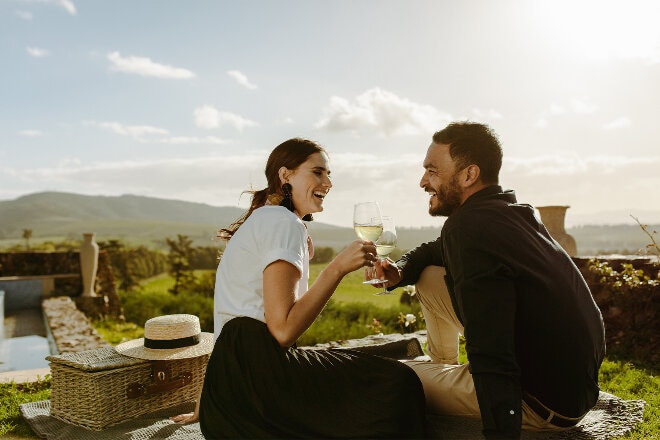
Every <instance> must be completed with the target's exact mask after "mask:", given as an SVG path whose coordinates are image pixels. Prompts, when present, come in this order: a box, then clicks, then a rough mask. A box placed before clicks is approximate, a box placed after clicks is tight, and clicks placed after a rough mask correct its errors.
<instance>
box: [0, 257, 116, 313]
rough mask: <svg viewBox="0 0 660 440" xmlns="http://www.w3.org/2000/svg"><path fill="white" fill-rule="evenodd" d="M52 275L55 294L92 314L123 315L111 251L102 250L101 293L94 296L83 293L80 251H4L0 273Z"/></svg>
mask: <svg viewBox="0 0 660 440" xmlns="http://www.w3.org/2000/svg"><path fill="white" fill-rule="evenodd" d="M48 275H51V276H53V280H54V287H53V292H52V295H53V296H68V297H71V298H72V299H73V300H74V301H75V302H76V304H77V305H78V307H79V308H80V309H81V310H82V311H83V312H85V314H86V315H87V316H88V317H90V318H100V317H103V316H110V317H113V318H115V319H122V316H123V315H122V308H121V303H120V300H119V295H118V293H117V289H116V287H115V281H114V275H113V274H112V268H111V266H110V258H109V256H108V254H107V252H105V251H100V252H99V257H98V270H97V273H96V293H97V294H98V296H97V297H92V298H83V297H81V296H80V294H81V292H82V289H83V286H82V278H81V276H80V253H79V252H74V251H72V252H36V251H35V252H0V277H19V278H22V279H26V280H27V279H29V278H30V277H39V276H48ZM62 275H65V276H62Z"/></svg>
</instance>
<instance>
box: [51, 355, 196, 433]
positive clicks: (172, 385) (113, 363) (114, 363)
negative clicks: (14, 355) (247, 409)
mask: <svg viewBox="0 0 660 440" xmlns="http://www.w3.org/2000/svg"><path fill="white" fill-rule="evenodd" d="M46 359H47V360H48V361H49V362H50V371H51V376H52V379H51V395H50V413H51V415H52V416H54V417H56V418H58V419H61V420H64V421H66V422H69V423H73V424H75V425H80V426H84V427H86V428H90V429H93V430H96V431H100V430H102V429H104V428H107V427H109V426H113V425H117V424H119V423H121V422H124V421H127V420H131V419H134V418H136V417H138V416H140V415H142V414H147V413H150V412H153V411H157V410H160V409H163V408H169V407H172V406H175V405H179V404H181V403H184V402H191V401H195V400H197V398H198V397H199V392H200V390H201V387H202V384H203V382H204V373H205V372H206V364H207V362H208V359H209V355H208V354H206V355H202V356H197V357H192V358H186V359H178V360H167V361H161V360H157V361H153V360H152V361H149V360H144V359H137V358H134V357H128V356H124V355H122V354H119V353H117V351H116V350H115V348H114V347H103V348H97V349H93V350H86V351H80V352H77V353H65V354H62V355H57V356H48V357H47V358H46Z"/></svg>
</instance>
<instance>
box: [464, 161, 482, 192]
mask: <svg viewBox="0 0 660 440" xmlns="http://www.w3.org/2000/svg"><path fill="white" fill-rule="evenodd" d="M480 175H481V169H480V168H479V165H475V164H472V165H468V166H467V167H465V169H463V171H462V172H461V178H460V179H459V184H460V185H461V186H462V187H464V188H468V187H470V186H472V185H474V184H475V183H477V182H478V181H479V176H480Z"/></svg>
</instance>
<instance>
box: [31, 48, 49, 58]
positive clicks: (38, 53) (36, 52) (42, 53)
mask: <svg viewBox="0 0 660 440" xmlns="http://www.w3.org/2000/svg"><path fill="white" fill-rule="evenodd" d="M25 49H26V50H27V53H28V54H30V56H33V57H35V58H42V57H46V56H48V55H50V52H48V51H47V50H46V49H41V48H38V47H26V48H25Z"/></svg>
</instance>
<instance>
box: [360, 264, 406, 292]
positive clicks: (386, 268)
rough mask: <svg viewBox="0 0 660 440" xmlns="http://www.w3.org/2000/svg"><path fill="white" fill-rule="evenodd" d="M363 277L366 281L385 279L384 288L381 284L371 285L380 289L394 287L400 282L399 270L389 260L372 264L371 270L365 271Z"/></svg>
mask: <svg viewBox="0 0 660 440" xmlns="http://www.w3.org/2000/svg"><path fill="white" fill-rule="evenodd" d="M364 276H365V280H366V281H369V280H371V279H374V278H380V279H386V280H387V282H386V283H385V286H383V284H382V283H379V284H373V286H374V287H377V288H380V289H382V288H383V287H387V286H394V285H396V284H399V281H401V273H400V272H399V268H398V267H397V265H396V264H394V261H392V260H390V259H389V258H386V259H384V260H380V259H379V260H377V261H376V262H375V263H374V267H373V269H367V270H366V271H365V272H364Z"/></svg>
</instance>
